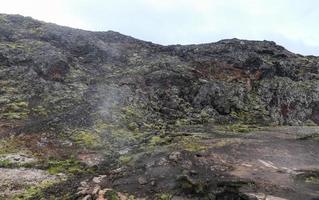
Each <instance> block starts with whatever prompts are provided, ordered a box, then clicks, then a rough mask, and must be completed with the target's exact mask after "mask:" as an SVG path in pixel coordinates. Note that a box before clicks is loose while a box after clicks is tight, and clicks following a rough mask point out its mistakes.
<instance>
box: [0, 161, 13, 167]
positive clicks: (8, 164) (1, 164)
mask: <svg viewBox="0 0 319 200" xmlns="http://www.w3.org/2000/svg"><path fill="white" fill-rule="evenodd" d="M12 166H13V163H11V162H10V161H9V160H0V167H3V168H11V167H12Z"/></svg>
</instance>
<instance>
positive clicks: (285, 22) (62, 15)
mask: <svg viewBox="0 0 319 200" xmlns="http://www.w3.org/2000/svg"><path fill="white" fill-rule="evenodd" d="M0 5H1V6H0V13H7V14H21V15H25V16H31V17H33V18H36V19H40V20H43V21H47V22H54V23H57V24H60V25H66V26H71V27H74V28H81V29H87V30H97V31H107V30H114V31H118V32H121V33H122V34H126V35H131V36H133V37H136V38H138V39H142V40H147V41H152V42H154V43H159V44H191V43H207V42H215V41H218V40H221V39H228V38H235V37H236V38H240V39H251V40H273V41H275V42H277V43H278V44H280V45H283V46H284V47H286V48H287V49H289V50H290V51H293V52H296V53H301V54H307V55H309V54H313V55H319V23H318V22H319V1H318V0H0Z"/></svg>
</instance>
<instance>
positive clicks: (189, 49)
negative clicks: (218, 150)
mask: <svg viewBox="0 0 319 200" xmlns="http://www.w3.org/2000/svg"><path fill="white" fill-rule="evenodd" d="M318 83H319V58H318V57H314V56H302V55H298V54H294V53H291V52H289V51H287V50H286V49H284V48H283V47H281V46H279V45H277V44H275V43H274V42H269V41H247V40H238V39H231V40H222V41H219V42H217V43H209V44H201V45H186V46H181V45H173V46H162V45H157V44H153V43H150V42H144V41H141V40H137V39H135V38H132V37H129V36H125V35H122V34H120V33H116V32H112V31H108V32H90V31H84V30H78V29H72V28H68V27H62V26H58V25H55V24H48V23H44V22H41V21H37V20H34V19H31V18H27V17H22V16H18V15H4V14H1V15H0V85H1V87H0V94H1V96H0V119H1V120H0V139H1V141H0V147H1V149H3V150H0V154H1V155H4V157H5V158H6V155H14V156H18V158H19V159H20V157H21V156H23V155H25V154H27V155H28V156H31V157H33V159H35V162H34V163H33V164H28V163H27V164H26V163H18V164H17V163H15V162H12V161H11V160H10V159H2V160H1V159H0V160H1V162H0V164H1V165H2V166H3V167H5V168H20V167H27V168H31V169H34V168H36V169H34V170H44V171H43V172H42V171H41V173H42V174H43V173H46V171H48V172H50V173H51V174H52V175H51V176H52V177H53V176H57V174H60V175H59V176H58V177H61V176H62V177H64V178H62V179H63V180H65V179H66V181H65V183H64V184H70V185H73V188H76V187H80V186H79V185H77V186H76V187H75V185H76V184H75V183H78V184H79V183H80V182H81V180H82V179H83V180H84V179H85V178H87V177H90V176H93V175H97V174H105V173H106V172H108V173H109V174H108V173H106V174H107V175H105V176H114V175H112V173H111V172H112V170H114V169H115V168H116V167H123V166H129V167H128V168H130V167H131V168H133V169H131V171H130V170H129V171H125V173H124V172H123V174H122V173H120V174H121V176H122V177H126V179H125V178H124V179H125V181H126V185H129V186H130V187H129V188H125V187H124V186H123V185H125V184H124V183H123V180H122V182H121V181H118V185H119V187H118V189H119V191H126V192H128V193H130V194H132V195H136V196H137V197H149V198H151V199H152V198H153V199H154V198H162V199H165V198H167V199H170V198H172V197H171V193H172V191H174V194H175V193H177V194H179V195H181V196H183V195H184V194H185V195H186V196H187V195H188V198H198V195H199V196H201V197H200V198H204V197H202V196H203V195H204V196H205V195H206V194H210V193H212V194H210V196H209V195H208V196H207V195H206V197H205V198H210V199H213V198H217V199H218V198H219V199H221V198H224V196H225V195H226V193H227V192H226V193H225V191H223V190H222V189H220V188H219V189H218V190H214V192H208V189H207V188H208V186H207V187H206V186H203V185H198V184H197V182H196V183H195V182H193V180H191V179H189V177H188V175H185V174H184V175H183V174H182V175H180V176H179V179H178V180H181V181H182V182H183V183H185V182H186V185H187V187H189V188H188V192H186V193H185V192H183V191H180V190H179V189H176V183H175V182H177V183H178V182H179V181H176V180H175V178H173V177H171V176H167V177H169V178H167V179H168V180H165V181H166V182H165V181H163V182H161V181H159V180H158V179H160V178H158V177H157V178H154V179H156V180H153V181H154V188H155V189H154V188H153V189H150V188H149V187H150V186H147V187H146V186H145V188H143V189H141V188H140V186H144V185H147V183H151V182H152V181H148V180H145V179H146V178H145V177H144V176H142V175H141V174H140V173H141V172H140V171H138V170H142V169H143V168H140V166H138V163H136V161H138V160H141V159H142V158H144V157H145V156H147V155H148V156H149V157H150V158H149V159H150V161H149V162H152V159H161V158H162V157H165V155H166V154H167V156H168V157H170V158H171V160H173V161H172V162H173V163H174V162H175V161H176V163H178V165H176V166H175V165H173V166H170V164H167V163H168V162H169V161H167V160H166V161H165V160H162V161H163V163H162V164H161V165H159V166H160V167H159V168H158V172H156V170H155V169H156V167H154V169H153V171H152V172H150V173H161V172H160V171H161V170H163V169H162V168H163V166H170V167H169V169H167V170H168V171H167V172H169V174H171V175H172V174H174V173H182V172H183V170H182V169H180V166H182V167H181V168H183V166H186V168H185V169H184V171H185V170H186V171H187V170H188V171H189V172H191V171H196V170H197V171H201V170H203V169H202V167H204V168H205V165H203V166H197V168H196V169H194V168H193V167H187V163H186V164H185V163H184V164H181V163H179V161H178V159H181V160H182V161H185V160H186V159H182V158H184V157H185V158H187V156H190V157H191V156H193V155H196V154H198V152H201V151H204V150H205V149H206V146H205V145H204V146H203V147H205V148H202V146H201V145H202V144H201V142H202V141H201V140H202V137H204V135H205V134H203V135H202V136H198V135H200V134H197V133H196V131H193V129H196V130H197V129H198V127H200V128H199V129H200V130H202V131H201V132H205V133H207V132H211V131H212V130H215V131H213V132H214V133H215V132H216V133H217V132H219V131H224V132H250V131H257V130H259V129H260V127H261V126H276V125H316V124H319V84H318ZM216 127H217V128H216ZM208 130H209V131H208ZM193 133H196V134H195V135H194V134H193ZM312 133H313V132H312ZM312 133H311V134H312ZM184 136H185V137H184ZM311 136H312V135H311ZM198 137H200V138H198ZM205 137H206V136H205ZM210 137H211V136H210ZM314 137H315V138H316V137H317V136H316V135H315V136H314ZM227 141H228V140H227ZM226 143H227V142H226ZM316 144H317V143H316ZM225 145H226V144H225ZM174 146H175V147H174ZM173 147H174V148H175V149H174V148H173ZM172 148H173V149H174V151H173V149H172ZM176 148H177V149H176ZM172 151H173V154H172ZM174 152H177V153H175V154H174ZM181 152H182V153H181ZM160 155H161V156H160ZM142 160H143V159H142ZM174 160H175V161H174ZM146 161H147V159H146ZM146 161H145V162H146ZM139 162H141V163H143V162H142V161H139ZM154 162H155V161H154ZM156 162H157V161H156ZM156 162H155V163H156ZM165 162H167V163H166V164H165ZM189 162H190V163H192V162H197V161H194V160H190V161H189ZM205 162H206V161H205ZM176 163H175V164H176ZM144 164H145V163H144ZM179 164H180V165H179ZM136 165H137V166H136ZM156 165H157V164H154V166H156ZM207 165H213V163H212V161H210V162H208V164H207ZM152 166H153V165H152ZM216 166H217V168H218V166H220V168H221V170H217V171H218V172H214V171H212V172H210V175H212V174H219V175H220V174H223V173H222V172H224V171H227V170H228V168H227V166H221V165H219V164H218V163H217V164H216ZM157 167H158V166H157ZM134 169H135V170H137V171H136V174H137V175H134V174H135V173H132V174H131V175H132V176H133V175H134V176H133V177H130V176H129V175H130V173H128V172H132V171H134ZM126 170H128V169H126ZM144 170H145V169H144ZM154 170H155V171H154ZM142 171H143V170H142ZM146 171H147V170H146ZM6 172H7V171H6ZM144 172H145V171H144ZM144 172H143V173H144ZM167 172H166V173H167ZM32 173H35V172H32ZM127 173H128V174H127ZM163 173H164V172H163ZM164 174H165V173H164ZM174 175H175V174H174ZM210 175H209V176H210ZM46 176H48V177H49V175H46ZM65 176H68V177H71V178H65ZM127 176H128V177H127ZM135 176H136V177H137V180H138V182H133V181H132V180H131V179H133V178H136V177H135ZM196 176H198V177H197V179H198V180H203V179H206V178H205V177H204V174H202V173H199V174H197V175H196ZM207 176H208V175H207ZM221 176H224V175H221ZM229 176H230V175H229ZM52 177H50V179H53V178H52ZM115 177H116V176H115ZM130 178H131V179H130ZM162 178H163V177H162ZM57 179H59V180H60V179H61V178H55V181H56V180H57ZM215 179H216V181H215V182H218V181H217V180H219V178H214V180H215ZM116 180H121V179H116V178H115V182H116ZM60 181H61V180H60ZM113 181H114V180H113ZM221 181H222V179H221ZM51 182H52V181H51ZM155 182H160V183H161V184H162V186H163V185H165V184H167V185H168V187H162V186H155ZM130 183H131V184H130ZM83 184H84V183H83ZM85 184H87V183H85ZM85 184H84V185H85ZM134 184H136V186H138V187H134V186H133V185H134ZM5 185H6V184H0V191H2V190H8V187H6V186H5ZM9 185H10V184H9ZM49 185H50V186H48V187H45V188H46V189H47V190H48V191H46V192H41V191H42V189H43V188H40V189H41V190H39V188H37V189H36V192H34V191H33V193H34V194H33V193H32V195H31V197H30V198H40V197H39V196H37V195H40V194H41V195H44V196H45V195H60V196H57V198H58V199H60V198H62V196H63V195H64V198H66V199H69V198H78V197H79V198H80V197H81V194H86V195H89V196H90V198H93V196H94V194H93V195H92V194H91V193H90V194H89V193H87V192H82V193H81V192H80V194H79V193H78V192H77V191H65V190H63V188H56V186H55V183H52V184H49ZM52 185H53V186H52ZM115 185H116V184H115ZM184 185H185V184H184ZM46 186H47V185H46ZM104 186H105V187H116V186H114V185H112V184H110V183H105V184H104ZM10 187H11V186H10ZM10 187H9V188H10ZM21 187H22V188H24V189H25V188H28V187H29V186H28V187H27V186H21ZM83 187H84V186H83ZM198 187H199V188H198ZM236 187H237V186H236ZM3 188H4V189H3ZM177 188H181V187H179V186H178V187H177ZM221 188H225V187H224V186H223V187H221ZM226 188H227V187H226ZM184 189H185V188H184ZM50 190H54V191H59V192H52V191H51V192H50ZM75 190H76V189H75ZM28 191H29V190H28ZM100 191H102V190H100ZM107 191H108V190H105V191H104V193H105V192H107ZM152 191H153V192H152ZM155 191H156V192H155ZM176 191H177V192H176ZM3 194H5V193H3ZM76 194H77V195H76ZM97 194H98V192H96V194H95V195H97ZM112 194H113V193H112ZM223 194H225V195H224V196H222V195H223ZM228 194H230V195H234V199H236V198H237V199H248V197H247V195H246V196H245V195H244V194H243V193H240V192H233V191H232V192H229V191H228V193H227V195H228ZM10 195H11V196H10V198H11V197H12V196H14V195H15V194H13V195H12V194H10ZM20 195H22V197H19V198H27V197H26V196H23V195H26V194H24V193H22V194H20ZM28 195H29V196H30V194H28ZM114 195H115V193H114ZM121 195H122V193H121ZM218 195H219V196H218ZM227 195H226V196H227ZM34 196H35V197H34ZM84 196H85V195H84ZM84 196H83V197H84ZM102 196H103V195H102ZM212 196H214V197H212ZM226 196H225V198H226ZM310 196H311V195H310ZM8 198H9V197H8ZM12 198H13V197H12ZM28 198H29V197H28ZM45 198H47V197H45ZM88 198H89V197H88ZM101 198H102V197H101ZM103 198H104V197H103ZM111 198H112V197H109V199H111ZM114 198H115V197H114ZM116 198H124V197H116ZM125 198H126V197H125ZM132 198H133V197H132ZM229 198H232V197H229Z"/></svg>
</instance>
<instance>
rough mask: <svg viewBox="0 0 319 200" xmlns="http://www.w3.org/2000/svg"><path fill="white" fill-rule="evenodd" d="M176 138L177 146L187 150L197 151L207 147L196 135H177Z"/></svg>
mask: <svg viewBox="0 0 319 200" xmlns="http://www.w3.org/2000/svg"><path fill="white" fill-rule="evenodd" d="M177 140H178V146H179V147H180V148H182V149H184V150H187V151H191V152H198V151H202V150H206V149H207V146H205V145H204V144H203V143H202V142H201V139H200V138H199V137H196V136H187V137H186V136H185V137H178V138H177Z"/></svg>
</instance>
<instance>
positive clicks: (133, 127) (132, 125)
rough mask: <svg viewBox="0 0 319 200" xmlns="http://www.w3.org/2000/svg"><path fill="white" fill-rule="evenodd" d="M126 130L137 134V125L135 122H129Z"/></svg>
mask: <svg viewBox="0 0 319 200" xmlns="http://www.w3.org/2000/svg"><path fill="white" fill-rule="evenodd" d="M127 128H128V129H129V130H130V131H134V132H137V131H138V128H139V127H138V125H137V123H136V122H130V123H129V124H128V125H127Z"/></svg>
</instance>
